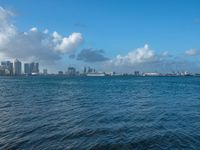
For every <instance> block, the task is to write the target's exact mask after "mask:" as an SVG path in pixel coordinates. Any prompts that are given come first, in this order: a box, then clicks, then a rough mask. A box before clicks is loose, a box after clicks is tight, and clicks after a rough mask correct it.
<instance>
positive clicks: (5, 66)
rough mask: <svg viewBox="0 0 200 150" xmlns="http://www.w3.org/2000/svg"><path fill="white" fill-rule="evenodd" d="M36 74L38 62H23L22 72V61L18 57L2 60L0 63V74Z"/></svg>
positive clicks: (37, 72)
mask: <svg viewBox="0 0 200 150" xmlns="http://www.w3.org/2000/svg"><path fill="white" fill-rule="evenodd" d="M22 74H24V75H36V74H39V63H35V62H31V63H24V72H22V62H21V61H19V60H18V59H14V61H13V62H11V61H2V62H1V65H0V75H7V76H18V75H22Z"/></svg>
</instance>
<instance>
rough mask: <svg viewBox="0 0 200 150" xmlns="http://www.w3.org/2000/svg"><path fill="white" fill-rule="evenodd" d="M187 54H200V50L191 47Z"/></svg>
mask: <svg viewBox="0 0 200 150" xmlns="http://www.w3.org/2000/svg"><path fill="white" fill-rule="evenodd" d="M185 54H186V55H187V56H197V55H199V54H200V53H199V51H198V50H196V49H190V50H187V51H185Z"/></svg>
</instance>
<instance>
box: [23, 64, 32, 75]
mask: <svg viewBox="0 0 200 150" xmlns="http://www.w3.org/2000/svg"><path fill="white" fill-rule="evenodd" d="M24 73H25V74H27V75H29V74H31V69H30V64H29V63H25V64H24Z"/></svg>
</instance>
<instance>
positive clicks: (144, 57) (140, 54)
mask: <svg viewBox="0 0 200 150" xmlns="http://www.w3.org/2000/svg"><path fill="white" fill-rule="evenodd" d="M155 60H156V55H155V53H154V51H153V50H151V49H149V46H148V44H145V45H144V47H142V48H137V49H136V50H133V51H131V52H129V53H128V54H127V55H125V56H121V55H118V56H116V58H114V59H112V60H111V62H112V63H114V64H115V65H134V64H142V63H147V62H152V61H155Z"/></svg>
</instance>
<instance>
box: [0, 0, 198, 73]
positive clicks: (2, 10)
mask: <svg viewBox="0 0 200 150" xmlns="http://www.w3.org/2000/svg"><path fill="white" fill-rule="evenodd" d="M86 2H87V8H88V9H87V10H86V9H85V7H84V4H85V3H86ZM144 4H145V5H144ZM199 4H200V2H199V1H197V0H192V1H190V2H186V1H184V2H183V1H181V0H175V1H173V2H167V1H164V2H163V1H162V2H161V1H153V2H149V1H144V0H143V1H129V0H127V1H126V2H124V1H117V2H115V1H112V0H111V1H109V2H105V1H90V0H87V1H84V2H83V1H79V0H77V1H76V2H74V1H67V2H66V1H59V2H56V1H54V2H51V3H50V2H49V1H42V2H35V1H29V2H26V1H25V0H22V1H20V2H19V1H10V0H8V1H5V0H2V1H1V2H0V28H1V29H2V30H0V61H3V60H12V59H13V58H19V59H20V60H22V61H24V62H31V61H34V62H39V63H40V64H41V68H43V69H45V68H48V71H49V72H51V73H56V72H57V71H58V70H65V68H67V67H68V66H75V67H76V68H78V69H79V70H80V69H82V68H83V66H92V67H94V68H97V69H98V70H103V71H116V72H124V73H126V72H128V73H131V72H134V71H135V70H140V71H143V72H164V73H166V72H173V71H189V72H195V73H199V72H200V59H199V58H200V47H199V41H198V39H199V38H200V34H199V33H200V21H199V20H200V19H199V18H200V16H199V14H200V10H199V8H198V6H199ZM25 6H31V7H30V8H29V7H25ZM44 6H48V7H44ZM54 8H55V10H54ZM186 8H187V9H186ZM50 10H53V11H50ZM47 12H48V13H47ZM49 12H51V13H49ZM158 12H159V13H158ZM97 18H98V19H97Z"/></svg>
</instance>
